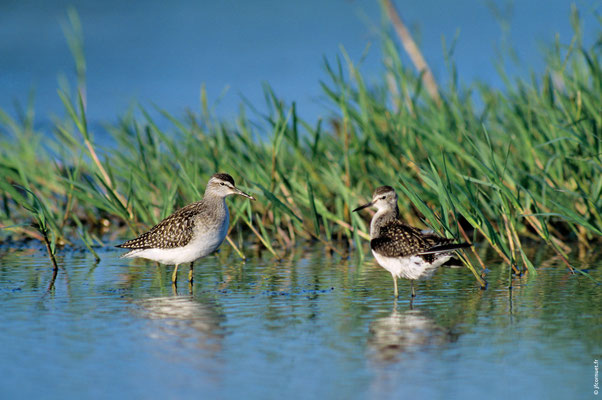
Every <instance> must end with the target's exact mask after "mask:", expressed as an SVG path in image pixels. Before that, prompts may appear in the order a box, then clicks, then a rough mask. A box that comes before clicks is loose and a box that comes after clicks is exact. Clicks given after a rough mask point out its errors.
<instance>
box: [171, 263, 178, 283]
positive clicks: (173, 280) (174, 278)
mask: <svg viewBox="0 0 602 400" xmlns="http://www.w3.org/2000/svg"><path fill="white" fill-rule="evenodd" d="M177 278H178V264H176V267H175V268H174V270H173V274H172V275H171V283H174V284H175V283H176V280H177Z"/></svg>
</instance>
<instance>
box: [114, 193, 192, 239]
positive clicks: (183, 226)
mask: <svg viewBox="0 0 602 400" xmlns="http://www.w3.org/2000/svg"><path fill="white" fill-rule="evenodd" d="M201 210H202V201H197V202H195V203H192V204H189V205H187V206H185V207H182V208H180V209H179V210H177V211H176V212H175V213H173V214H171V215H170V216H169V217H167V218H165V219H164V220H163V221H161V222H159V223H158V224H157V225H155V226H154V227H152V228H151V229H150V230H149V231H148V232H145V233H143V234H142V235H140V236H138V237H137V238H135V239H131V240H128V241H126V242H124V243H122V244H120V245H118V246H117V247H121V248H124V249H153V248H155V249H173V248H176V247H182V246H185V245H186V244H188V242H190V239H191V238H192V234H193V231H194V226H195V222H196V218H195V216H196V215H197V214H199V212H200V211H201Z"/></svg>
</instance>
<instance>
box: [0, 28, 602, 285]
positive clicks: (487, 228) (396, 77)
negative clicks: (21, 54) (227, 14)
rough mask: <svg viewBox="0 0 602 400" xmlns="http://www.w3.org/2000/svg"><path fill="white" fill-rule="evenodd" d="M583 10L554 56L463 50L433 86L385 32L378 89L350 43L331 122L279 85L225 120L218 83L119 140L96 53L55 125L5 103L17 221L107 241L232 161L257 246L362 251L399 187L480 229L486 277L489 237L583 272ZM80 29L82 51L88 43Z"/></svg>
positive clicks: (587, 114)
mask: <svg viewBox="0 0 602 400" xmlns="http://www.w3.org/2000/svg"><path fill="white" fill-rule="evenodd" d="M575 18H576V17H575V16H573V19H574V21H573V22H574V24H575V32H576V34H575V38H574V39H573V41H572V42H571V43H570V44H569V45H568V46H564V45H561V44H560V43H558V42H556V43H554V44H553V45H552V46H550V48H549V49H548V52H547V53H546V55H545V56H546V60H547V66H546V69H545V71H543V72H542V73H540V74H536V73H533V74H532V75H531V77H530V78H529V79H526V80H525V79H520V78H518V79H516V80H514V81H511V80H510V79H509V78H506V82H507V84H506V87H505V88H504V89H503V90H497V89H493V88H491V87H488V86H487V85H485V84H482V83H474V84H471V85H469V86H460V83H459V82H458V80H457V77H456V76H455V68H454V67H453V63H451V62H450V71H451V74H452V78H451V79H450V83H449V84H448V86H447V87H444V88H441V92H440V100H433V99H431V97H430V96H428V95H427V94H426V93H424V91H423V90H422V85H421V79H420V76H419V75H417V74H415V73H414V72H412V71H411V70H410V69H409V68H408V67H406V65H405V64H404V61H403V59H402V57H401V56H400V50H399V48H398V46H397V45H396V44H395V41H394V40H393V39H392V36H391V35H388V34H386V33H384V34H383V51H384V61H383V62H384V65H385V66H386V73H385V76H383V79H382V82H381V83H380V84H376V85H371V86H368V85H367V84H366V82H365V80H364V77H363V76H362V74H361V72H360V70H359V68H358V67H357V66H356V65H355V64H354V63H353V62H352V61H351V60H350V59H349V58H348V57H346V55H345V54H344V52H343V58H341V57H336V58H335V59H334V60H333V61H325V70H326V73H327V76H328V79H329V80H328V81H327V82H322V88H323V92H324V95H325V96H326V98H327V99H328V101H329V102H330V104H331V106H332V108H333V109H334V110H335V112H334V113H333V117H332V119H331V120H328V121H322V120H319V121H317V122H316V123H310V122H308V121H305V120H303V118H302V117H301V116H300V115H299V114H298V111H297V107H296V105H295V104H294V103H293V104H291V105H287V104H285V103H283V102H282V101H281V100H279V98H278V96H277V95H276V94H275V93H274V92H273V91H272V89H271V88H270V87H269V86H266V87H265V88H264V91H265V99H266V106H267V107H265V109H267V110H268V111H267V113H260V112H258V111H256V110H255V109H254V108H253V107H252V105H249V104H247V107H246V109H245V108H243V109H241V112H240V114H239V116H238V117H237V118H236V119H235V120H233V121H222V120H220V119H218V118H216V117H215V116H214V115H213V113H212V111H211V106H210V104H209V100H208V96H207V93H206V92H205V90H204V88H203V89H202V91H201V102H200V103H201V109H200V110H199V111H198V112H194V111H189V112H188V113H187V114H186V115H185V116H184V117H176V116H174V115H171V114H170V113H168V112H167V111H165V110H162V109H160V108H158V107H155V108H153V109H146V108H143V107H140V108H139V109H138V110H137V112H136V113H128V114H126V115H124V116H123V117H122V118H121V119H120V121H119V123H117V124H113V125H110V126H107V128H106V129H107V131H108V132H109V134H110V137H111V140H112V141H113V142H114V143H113V144H111V145H108V144H103V143H98V142H96V141H95V140H94V135H93V132H91V131H90V129H89V126H88V124H87V119H86V110H85V101H84V91H82V90H81V87H82V85H84V84H85V76H82V75H81V74H83V73H85V67H83V66H85V63H84V62H83V61H82V60H81V59H79V61H78V62H77V63H76V65H77V66H78V67H77V76H78V82H79V84H78V87H79V88H78V90H77V91H76V94H75V95H70V94H69V92H68V91H65V90H62V91H59V97H60V99H61V101H62V102H63V104H64V106H65V110H66V118H65V119H63V120H57V121H56V123H55V125H54V128H53V131H52V132H38V131H35V130H34V128H33V127H34V113H33V109H32V107H28V108H27V110H26V112H24V113H21V114H20V118H18V119H13V118H12V117H11V116H10V115H9V114H8V113H7V112H5V111H2V110H0V123H1V126H0V129H1V132H2V142H3V143H2V150H0V174H2V176H3V177H4V179H3V180H2V181H0V192H1V193H2V220H3V227H4V228H6V229H5V232H6V231H11V232H13V233H14V234H17V235H21V236H32V237H35V238H38V239H40V240H44V239H43V238H44V233H43V230H40V229H37V230H36V229H31V228H28V227H23V226H21V225H19V224H22V223H23V221H27V220H28V219H29V218H30V214H28V213H27V210H28V209H29V210H30V212H31V213H32V214H33V215H34V218H35V219H36V221H37V225H38V228H40V227H42V226H43V227H44V228H43V229H45V231H44V232H46V234H49V235H50V237H51V238H52V239H51V240H50V241H49V243H50V250H52V254H53V253H54V249H55V245H56V244H57V243H59V244H64V243H69V242H70V241H71V240H72V239H73V238H75V237H79V238H80V239H81V240H82V241H83V243H84V244H85V246H86V247H87V248H88V249H89V250H90V251H92V252H93V251H94V250H93V248H94V242H96V243H97V244H110V243H113V242H114V241H115V240H117V239H118V238H121V237H123V236H128V235H134V234H139V233H141V232H142V231H143V230H144V229H146V228H148V227H150V226H152V225H153V224H155V223H157V222H159V221H160V220H161V219H162V218H163V217H165V216H167V215H168V214H170V213H171V212H173V211H174V210H175V209H177V208H178V207H181V206H183V205H185V204H187V203H189V202H192V201H195V200H198V199H199V198H200V197H201V196H202V193H201V191H202V187H203V186H204V184H205V182H206V180H207V179H208V177H209V176H210V175H211V174H212V173H214V172H215V171H228V172H230V173H232V174H233V175H234V177H235V179H236V180H237V183H238V184H239V185H241V186H242V187H244V188H245V189H246V190H248V191H249V192H251V193H252V194H254V195H255V196H256V197H258V199H259V201H257V202H253V203H250V202H246V201H241V200H239V199H233V200H232V202H233V205H232V206H231V213H232V223H231V228H230V232H229V237H228V241H229V243H230V244H231V245H232V246H233V247H234V249H235V251H236V252H237V253H238V254H239V255H240V256H241V257H243V258H244V252H242V251H241V247H242V243H243V242H245V241H246V242H250V241H256V242H257V243H258V247H259V248H263V249H265V250H267V251H268V252H269V253H270V254H271V255H272V256H273V257H275V258H277V259H280V258H282V257H283V255H284V254H285V253H286V252H287V251H288V250H287V249H290V248H291V247H293V246H295V245H296V244H298V243H303V242H305V241H317V242H320V243H322V244H323V245H324V247H325V249H327V250H328V251H330V252H332V253H337V254H339V255H341V256H347V255H348V254H349V252H350V251H352V250H356V251H358V252H359V254H360V256H361V255H362V254H363V251H362V244H363V243H365V240H366V239H367V238H368V234H367V231H368V229H367V220H368V217H369V215H370V214H369V213H366V214H363V215H357V214H352V213H350V210H351V209H353V208H354V207H355V206H356V205H357V204H360V203H362V202H365V201H366V200H367V199H368V198H369V197H370V196H371V193H372V191H373V189H374V188H375V187H376V186H380V185H383V184H389V185H392V186H394V187H395V188H396V189H397V190H398V193H399V194H400V210H401V213H402V218H403V219H404V220H406V221H407V222H408V223H411V224H415V225H418V226H426V227H429V228H431V229H433V230H435V231H436V232H439V233H440V234H442V235H446V236H450V237H456V238H463V239H464V240H466V241H470V242H473V243H475V244H476V246H475V248H474V249H473V250H472V252H467V254H466V255H465V256H462V260H463V261H464V262H465V263H466V265H467V266H468V268H470V269H471V271H472V272H473V273H474V275H475V277H476V279H477V280H478V281H479V282H480V283H481V285H485V282H484V280H483V277H484V276H485V272H486V266H485V265H484V263H483V262H482V260H481V258H482V257H481V256H480V254H479V252H480V250H481V249H483V248H485V247H487V248H491V249H493V251H495V252H496V253H497V255H498V256H499V258H500V259H502V260H503V261H504V262H505V263H507V264H508V265H509V266H510V267H511V269H512V271H511V272H513V273H516V274H522V273H523V272H525V271H528V272H529V273H530V274H533V275H535V274H536V271H537V266H536V265H534V264H533V262H532V260H531V259H530V258H529V257H528V255H527V252H526V251H525V246H529V245H532V244H533V243H535V244H537V245H545V246H548V247H550V248H551V249H553V250H554V251H555V252H556V253H557V255H558V257H559V259H560V260H562V262H563V263H564V264H565V265H566V266H567V267H568V268H569V269H571V270H572V271H573V270H576V268H575V267H574V266H573V264H572V262H573V261H571V260H576V259H579V257H580V256H581V255H583V254H585V253H587V251H588V250H590V249H591V248H592V247H594V246H596V245H598V244H599V240H600V235H601V233H602V216H601V209H602V199H601V195H602V173H601V172H602V171H601V169H602V164H601V160H600V157H601V154H602V143H601V139H600V138H601V134H602V131H601V129H602V115H601V113H600V110H602V99H601V96H602V71H601V68H600V40H598V41H597V42H596V43H595V44H594V45H593V46H592V47H591V48H585V47H584V45H583V43H582V41H581V37H580V34H579V28H578V21H577V20H575ZM70 43H72V47H73V51H74V54H75V55H80V54H83V50H82V49H83V44H82V43H83V42H80V41H77V40H72V41H71V42H70ZM82 63H83V64H82ZM82 65H83V66H82ZM247 112H251V114H252V116H251V117H249V116H247ZM157 121H160V122H157ZM19 188H24V190H20V189H19ZM28 196H29V197H28ZM31 199H37V200H36V201H35V202H34V204H37V205H38V206H35V207H33V210H32V206H31V204H32V203H31ZM40 216H42V218H43V220H42V222H43V223H44V224H43V225H41V224H40V218H41V217H40ZM107 226H108V228H107ZM7 227H10V229H9V228H7ZM102 227H105V228H107V229H105V231H103V230H102V229H100V228H102ZM5 234H6V233H5ZM50 250H49V251H50ZM96 257H98V256H97V255H96Z"/></svg>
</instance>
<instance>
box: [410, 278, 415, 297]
mask: <svg viewBox="0 0 602 400" xmlns="http://www.w3.org/2000/svg"><path fill="white" fill-rule="evenodd" d="M410 285H411V286H412V297H416V292H415V291H414V280H413V279H411V280H410Z"/></svg>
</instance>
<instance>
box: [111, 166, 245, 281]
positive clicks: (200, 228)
mask: <svg viewBox="0 0 602 400" xmlns="http://www.w3.org/2000/svg"><path fill="white" fill-rule="evenodd" d="M232 194H237V195H240V196H244V197H246V198H248V199H251V200H255V198H254V197H253V196H250V195H248V194H246V193H244V192H242V191H241V190H239V189H238V188H237V187H236V186H235V185H234V179H232V177H231V176H230V175H228V174H223V173H218V174H214V175H213V176H212V177H211V179H209V182H208V183H207V188H206V189H205V195H204V196H203V199H202V200H201V201H197V202H195V203H192V204H189V205H187V206H185V207H182V208H180V209H179V210H177V211H176V212H174V213H173V214H171V215H170V216H169V217H167V218H165V219H164V220H163V221H161V222H159V223H158V224H157V225H155V226H154V227H152V228H151V230H149V231H148V232H146V233H143V234H142V235H140V236H138V237H137V238H135V239H132V240H128V241H127V242H125V243H122V244H120V245H118V246H117V247H121V248H125V249H131V250H130V251H128V252H127V253H125V254H124V255H122V256H121V257H122V258H123V257H125V258H137V257H139V258H146V259H148V260H153V261H157V262H160V263H162V264H174V265H175V269H174V271H173V274H172V277H171V279H172V282H174V283H175V282H176V277H177V272H178V265H180V264H184V263H191V264H190V272H189V274H188V280H189V281H190V282H192V267H193V263H194V261H195V260H198V259H199V258H202V257H205V256H207V255H209V254H211V253H213V252H214V251H215V250H217V248H218V247H219V246H220V245H221V244H222V242H223V241H224V239H225V238H226V233H227V232H228V225H229V223H230V213H229V212H228V207H227V206H226V197H227V196H229V195H232Z"/></svg>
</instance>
